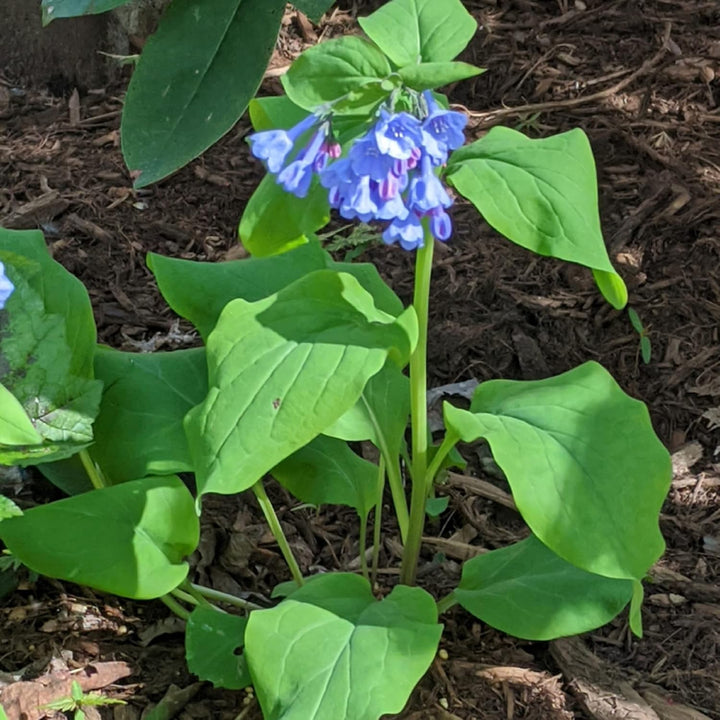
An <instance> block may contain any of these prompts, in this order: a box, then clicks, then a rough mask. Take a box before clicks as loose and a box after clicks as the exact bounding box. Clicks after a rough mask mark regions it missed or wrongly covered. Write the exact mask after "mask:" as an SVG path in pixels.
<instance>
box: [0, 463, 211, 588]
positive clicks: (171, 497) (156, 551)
mask: <svg viewBox="0 0 720 720" xmlns="http://www.w3.org/2000/svg"><path fill="white" fill-rule="evenodd" d="M199 532H200V530H199V521H198V518H197V515H196V514H195V504H194V502H193V497H192V495H191V494H190V492H189V491H188V489H187V488H186V487H185V485H183V483H182V482H181V481H180V479H179V478H177V477H175V476H168V477H161V478H145V479H143V480H135V481H133V482H128V483H124V484H122V485H115V486H114V487H108V488H104V489H102V490H93V491H92V492H87V493H83V494H82V495H76V496H75V497H70V498H66V499H65V500H58V501H56V502H53V503H50V504H48V505H40V506H38V507H35V508H32V509H30V510H26V511H25V513H24V514H23V515H22V516H21V517H14V518H9V519H7V520H3V521H2V522H0V538H1V539H2V541H3V542H4V543H5V544H6V545H7V547H8V549H9V550H10V552H11V553H12V554H13V555H14V556H15V557H16V558H18V560H20V561H21V562H22V563H23V564H24V565H27V566H28V567H29V568H30V569H31V570H34V571H35V572H37V573H40V574H41V575H47V576H48V577H54V578H59V579H61V580H68V581H70V582H74V583H78V584H79V585H88V586H89V587H92V588H95V589H96V590H101V591H103V592H108V593H112V594H114V595H122V596H123V597H129V598H135V599H137V600H148V599H150V598H156V597H160V596H161V595H165V594H166V593H168V592H170V590H172V589H173V588H175V587H177V586H178V585H179V584H180V583H181V582H182V581H183V580H184V579H185V577H186V575H187V571H188V565H187V563H186V562H185V561H184V558H185V557H186V556H187V555H190V553H192V552H193V551H194V550H195V548H196V547H197V543H198V539H199Z"/></svg>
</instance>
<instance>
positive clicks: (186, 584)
mask: <svg viewBox="0 0 720 720" xmlns="http://www.w3.org/2000/svg"><path fill="white" fill-rule="evenodd" d="M180 588H182V590H181V589H180ZM175 589H176V590H178V591H179V592H182V593H183V594H184V595H189V596H190V597H191V598H193V600H192V602H193V604H194V605H211V604H212V603H210V602H209V601H208V599H207V598H206V597H205V596H204V595H203V594H202V593H201V592H200V591H199V590H197V589H195V587H194V586H193V584H192V583H191V582H190V581H189V580H188V579H187V578H185V580H183V581H182V583H181V584H180V587H179V588H175Z"/></svg>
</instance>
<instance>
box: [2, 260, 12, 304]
mask: <svg viewBox="0 0 720 720" xmlns="http://www.w3.org/2000/svg"><path fill="white" fill-rule="evenodd" d="M14 290H15V286H14V285H13V284H12V281H11V280H10V278H9V277H8V276H7V275H6V274H5V265H3V264H2V262H0V310H2V309H3V308H4V307H5V303H6V302H7V301H8V298H9V297H10V296H11V295H12V294H13V291H14Z"/></svg>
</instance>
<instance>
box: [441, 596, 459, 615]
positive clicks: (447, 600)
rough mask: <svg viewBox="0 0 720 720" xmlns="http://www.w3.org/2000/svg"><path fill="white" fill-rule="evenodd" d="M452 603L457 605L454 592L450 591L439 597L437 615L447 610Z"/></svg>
mask: <svg viewBox="0 0 720 720" xmlns="http://www.w3.org/2000/svg"><path fill="white" fill-rule="evenodd" d="M453 605H457V600H456V599H455V593H450V594H449V595H446V596H445V597H444V598H440V599H439V600H438V601H437V612H438V615H442V614H443V613H444V612H446V611H447V610H449V609H450V608H451V607H453Z"/></svg>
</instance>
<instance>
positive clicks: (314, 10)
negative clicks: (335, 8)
mask: <svg viewBox="0 0 720 720" xmlns="http://www.w3.org/2000/svg"><path fill="white" fill-rule="evenodd" d="M332 4H333V0H296V2H294V3H293V5H294V6H295V7H296V8H297V9H298V10H300V12H304V13H305V14H306V15H307V16H308V17H309V18H310V19H311V20H312V21H314V22H319V20H320V18H321V17H322V14H323V13H324V12H325V11H326V10H327V9H328V8H329V7H330V6H331V5H332Z"/></svg>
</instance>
